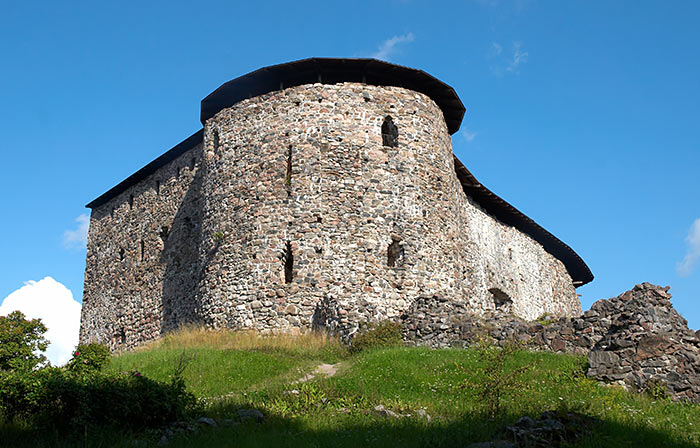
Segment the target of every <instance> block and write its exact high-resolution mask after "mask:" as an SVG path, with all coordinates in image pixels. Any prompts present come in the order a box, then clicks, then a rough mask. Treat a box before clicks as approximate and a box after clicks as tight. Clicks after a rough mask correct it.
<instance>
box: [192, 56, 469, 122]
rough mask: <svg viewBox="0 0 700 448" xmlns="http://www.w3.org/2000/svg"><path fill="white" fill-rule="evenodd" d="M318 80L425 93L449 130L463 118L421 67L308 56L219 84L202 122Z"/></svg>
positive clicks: (454, 99)
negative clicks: (255, 99)
mask: <svg viewBox="0 0 700 448" xmlns="http://www.w3.org/2000/svg"><path fill="white" fill-rule="evenodd" d="M317 82H320V83H323V84H336V83H339V82H361V83H363V84H369V85H374V86H395V87H405V88H407V89H410V90H414V91H416V92H421V93H424V94H426V95H428V96H429V97H430V98H432V100H433V101H435V103H436V104H437V105H438V106H439V107H440V109H442V114H443V115H444V116H445V123H447V129H448V130H449V132H450V134H454V133H455V132H457V131H458V130H459V126H460V125H461V124H462V118H464V111H465V109H464V105H463V104H462V101H461V100H460V99H459V97H458V96H457V93H455V91H454V89H453V88H452V87H450V86H448V85H447V84H445V83H444V82H442V81H440V80H439V79H437V78H435V77H433V76H431V75H429V74H427V73H426V72H424V71H423V70H417V69H415V68H409V67H404V66H402V65H396V64H391V63H389V62H384V61H379V60H377V59H348V58H309V59H301V60H299V61H294V62H287V63H285V64H279V65H272V66H270V67H264V68H261V69H259V70H255V71H254V72H250V73H248V74H247V75H243V76H241V77H238V78H236V79H234V80H232V81H229V82H227V83H225V84H222V85H221V87H219V88H218V89H216V90H214V91H213V92H212V93H210V94H209V96H207V97H206V98H204V99H203V100H202V112H201V121H202V124H204V122H206V121H207V120H208V119H209V118H211V117H213V116H214V115H216V114H217V112H219V111H220V110H222V109H225V108H227V107H230V106H232V105H234V104H236V103H237V102H239V101H242V100H244V99H246V98H252V97H255V96H258V95H262V94H264V93H268V92H272V91H275V90H282V89H284V88H287V87H294V86H299V85H303V84H313V83H317Z"/></svg>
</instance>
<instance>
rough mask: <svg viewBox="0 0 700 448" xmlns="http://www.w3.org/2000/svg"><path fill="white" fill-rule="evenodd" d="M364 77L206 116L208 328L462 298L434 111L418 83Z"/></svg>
mask: <svg viewBox="0 0 700 448" xmlns="http://www.w3.org/2000/svg"><path fill="white" fill-rule="evenodd" d="M375 62H376V61H375ZM387 65H389V64H387ZM406 70H407V71H409V70H410V69H406ZM411 72H413V71H411ZM321 76H322V75H321ZM426 79H427V75H426ZM320 80H321V81H323V78H320ZM433 80H434V78H433ZM364 81H365V82H364V83H363V82H339V83H333V84H325V83H323V82H318V81H317V82H314V83H308V84H307V83H303V84H301V85H296V86H291V87H284V80H283V81H282V84H281V86H282V89H281V90H279V89H278V90H274V91H270V92H266V93H262V94H259V95H256V96H252V97H251V98H246V99H242V100H240V101H236V102H235V103H234V104H232V105H230V106H228V107H222V108H221V109H220V110H218V111H217V112H216V113H214V114H213V115H212V116H211V117H209V118H207V119H205V120H204V156H203V161H202V164H203V168H202V169H203V170H204V172H205V174H204V176H203V179H204V184H203V190H202V191H203V196H204V198H205V202H204V208H203V216H204V219H203V223H202V235H203V237H204V239H203V241H202V245H201V256H202V257H203V262H202V263H203V265H204V266H205V269H204V277H203V279H202V283H201V286H200V300H201V307H202V316H204V317H205V319H206V320H207V321H208V323H209V324H212V325H214V326H229V327H231V326H232V327H239V328H240V327H254V328H258V329H260V328H262V329H285V328H300V327H301V328H304V327H311V326H312V325H314V324H320V325H325V326H330V327H335V328H338V329H340V330H342V331H343V332H349V331H352V328H353V327H354V326H355V325H356V324H357V322H362V321H369V320H381V319H385V318H392V317H396V316H397V314H398V313H400V312H401V311H402V310H404V309H406V307H407V305H408V303H407V300H410V299H409V298H415V297H419V296H422V295H439V296H442V297H446V298H448V299H450V300H464V298H465V297H466V294H465V291H464V288H463V284H464V280H465V278H466V276H467V274H468V269H467V267H466V265H465V259H464V251H465V250H466V248H467V246H468V244H467V241H466V239H465V238H464V235H463V233H462V230H461V229H462V227H463V226H462V224H463V223H462V222H460V214H459V212H458V210H457V209H456V206H457V202H456V201H455V194H456V193H460V192H461V188H460V186H459V181H458V179H457V177H456V175H455V169H454V162H453V154H452V146H451V141H450V132H449V130H448V127H447V124H446V121H445V116H444V113H443V110H441V108H440V107H439V106H438V105H437V104H436V102H435V101H434V100H433V99H431V98H430V96H428V95H426V94H424V93H420V92H419V91H416V90H411V89H408V88H405V87H399V86H395V85H372V84H369V83H368V82H367V75H365V79H364ZM396 81H399V82H400V81H401V80H400V79H397V80H395V82H394V83H397V82H396ZM440 84H442V83H440ZM443 86H444V85H443ZM445 90H447V89H445ZM449 90H451V89H449ZM454 98H456V95H455V96H454ZM457 101H458V99H457ZM206 103H207V99H205V100H204V102H203V104H206ZM459 106H461V104H459ZM204 108H205V106H203V110H204ZM460 112H461V113H463V109H462V110H461V111H459V110H458V111H457V113H460ZM460 118H461V117H460Z"/></svg>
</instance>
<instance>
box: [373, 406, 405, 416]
mask: <svg viewBox="0 0 700 448" xmlns="http://www.w3.org/2000/svg"><path fill="white" fill-rule="evenodd" d="M374 412H376V413H377V414H378V415H381V416H382V417H389V418H401V417H403V416H402V415H399V414H397V413H396V412H394V411H392V410H391V409H387V408H385V407H384V405H381V404H380V405H377V406H375V407H374Z"/></svg>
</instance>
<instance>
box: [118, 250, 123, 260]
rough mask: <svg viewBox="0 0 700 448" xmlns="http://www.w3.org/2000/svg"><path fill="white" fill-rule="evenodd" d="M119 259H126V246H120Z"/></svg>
mask: <svg viewBox="0 0 700 448" xmlns="http://www.w3.org/2000/svg"><path fill="white" fill-rule="evenodd" d="M119 261H124V248H123V247H120V248H119Z"/></svg>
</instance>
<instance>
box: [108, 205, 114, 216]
mask: <svg viewBox="0 0 700 448" xmlns="http://www.w3.org/2000/svg"><path fill="white" fill-rule="evenodd" d="M109 217H110V218H114V207H112V209H111V210H110V211H109Z"/></svg>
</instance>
